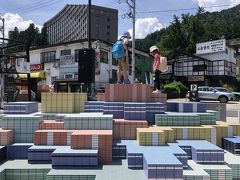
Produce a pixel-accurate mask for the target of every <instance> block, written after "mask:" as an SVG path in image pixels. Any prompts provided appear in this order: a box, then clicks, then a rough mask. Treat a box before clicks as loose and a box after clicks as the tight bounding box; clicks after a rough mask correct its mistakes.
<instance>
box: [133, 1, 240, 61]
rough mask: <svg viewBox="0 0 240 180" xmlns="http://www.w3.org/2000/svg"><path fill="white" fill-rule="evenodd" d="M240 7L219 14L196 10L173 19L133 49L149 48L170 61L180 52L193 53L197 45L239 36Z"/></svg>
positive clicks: (138, 42) (201, 9)
mask: <svg viewBox="0 0 240 180" xmlns="http://www.w3.org/2000/svg"><path fill="white" fill-rule="evenodd" d="M239 11H240V5H238V6H235V7H233V8H230V9H227V10H223V11H220V12H213V13H210V12H204V9H203V8H199V9H198V11H197V13H196V14H195V15H189V14H182V16H181V17H177V16H174V17H173V21H172V23H171V25H170V26H169V27H168V28H166V29H162V30H160V31H156V32H154V33H152V34H149V35H148V36H147V37H146V38H145V39H143V40H138V41H137V43H136V47H137V48H139V49H142V50H145V51H146V50H148V49H149V47H151V46H152V45H157V46H158V47H159V50H160V53H161V54H163V55H164V56H167V57H168V58H169V59H172V58H174V57H175V56H177V55H179V54H180V53H182V52H187V53H195V51H196V50H195V49H196V43H199V42H205V41H209V40H216V39H220V38H222V37H225V38H226V39H231V38H239V37H240V23H239V22H240V13H239Z"/></svg>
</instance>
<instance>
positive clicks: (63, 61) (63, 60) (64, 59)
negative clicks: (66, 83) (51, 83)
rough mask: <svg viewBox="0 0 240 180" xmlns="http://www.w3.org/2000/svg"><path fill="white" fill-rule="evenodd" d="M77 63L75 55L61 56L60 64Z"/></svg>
mask: <svg viewBox="0 0 240 180" xmlns="http://www.w3.org/2000/svg"><path fill="white" fill-rule="evenodd" d="M71 64H75V58H74V56H73V55H65V56H61V57H60V66H65V65H71Z"/></svg>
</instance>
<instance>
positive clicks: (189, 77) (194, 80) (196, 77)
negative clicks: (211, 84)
mask: <svg viewBox="0 0 240 180" xmlns="http://www.w3.org/2000/svg"><path fill="white" fill-rule="evenodd" d="M188 81H189V82H191V81H192V82H196V81H204V76H188Z"/></svg>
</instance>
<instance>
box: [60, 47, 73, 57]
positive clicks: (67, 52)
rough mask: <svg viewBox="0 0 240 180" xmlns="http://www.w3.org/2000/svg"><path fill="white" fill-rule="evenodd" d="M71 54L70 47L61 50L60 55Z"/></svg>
mask: <svg viewBox="0 0 240 180" xmlns="http://www.w3.org/2000/svg"><path fill="white" fill-rule="evenodd" d="M66 55H71V49H66V50H62V51H61V56H66Z"/></svg>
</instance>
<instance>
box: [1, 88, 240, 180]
mask: <svg viewBox="0 0 240 180" xmlns="http://www.w3.org/2000/svg"><path fill="white" fill-rule="evenodd" d="M98 99H99V100H100V101H87V95H86V94H84V93H44V94H43V96H42V112H36V111H35V112H27V111H24V112H23V111H22V112H20V111H19V112H18V110H22V109H21V108H19V105H22V104H17V103H16V104H14V105H13V104H11V105H13V106H11V107H10V109H6V112H7V111H8V112H7V113H5V114H3V115H0V125H1V127H0V161H1V162H3V163H2V165H0V180H8V179H33V180H34V179H41V180H58V179H59V180H60V179H61V180H62V179H81V180H82V179H88V180H89V179H91V180H98V179H104V180H105V179H111V180H112V179H114V180H120V179H121V180H122V179H131V180H134V179H137V180H147V179H149V180H153V179H154V180H158V179H165V180H170V179H171V180H173V179H174V180H180V179H186V180H188V179H189V180H196V179H203V180H206V179H209V180H211V179H214V180H215V179H216V180H217V179H238V178H239V174H240V159H239V156H238V151H239V147H238V146H239V137H240V124H233V123H228V122H226V106H225V107H224V105H222V104H217V103H211V104H207V103H194V102H185V103H179V102H170V101H169V102H167V101H166V100H167V96H166V94H163V93H152V91H151V87H150V86H149V85H142V84H133V85H123V84H121V85H113V84H108V85H106V88H105V93H101V94H100V95H98ZM26 104H27V105H28V103H26ZM29 104H30V103H29ZM27 105H26V106H27ZM6 108H7V107H6ZM10 110H11V111H10ZM26 112H27V113H26Z"/></svg>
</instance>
